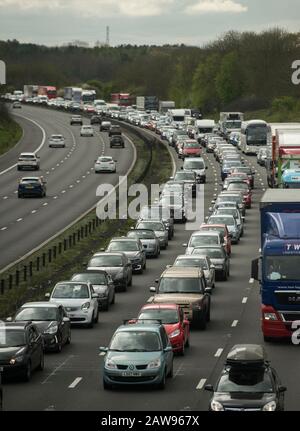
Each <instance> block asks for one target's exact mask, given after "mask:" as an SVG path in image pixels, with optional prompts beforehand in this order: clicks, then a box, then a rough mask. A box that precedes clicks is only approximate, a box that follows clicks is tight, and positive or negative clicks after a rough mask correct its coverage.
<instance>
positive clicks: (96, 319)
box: [94, 308, 99, 323]
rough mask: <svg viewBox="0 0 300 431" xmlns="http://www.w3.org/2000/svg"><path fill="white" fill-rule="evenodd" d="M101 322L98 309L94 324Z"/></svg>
mask: <svg viewBox="0 0 300 431" xmlns="http://www.w3.org/2000/svg"><path fill="white" fill-rule="evenodd" d="M98 322H99V313H98V308H97V311H96V316H95V317H94V323H98Z"/></svg>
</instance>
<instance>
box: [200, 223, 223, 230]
mask: <svg viewBox="0 0 300 431" xmlns="http://www.w3.org/2000/svg"><path fill="white" fill-rule="evenodd" d="M211 227H221V228H223V229H227V228H226V224H221V223H212V224H207V223H204V224H202V225H201V226H200V228H201V229H202V228H211Z"/></svg>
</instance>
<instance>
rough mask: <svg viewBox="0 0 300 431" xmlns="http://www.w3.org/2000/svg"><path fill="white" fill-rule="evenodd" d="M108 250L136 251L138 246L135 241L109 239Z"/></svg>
mask: <svg viewBox="0 0 300 431" xmlns="http://www.w3.org/2000/svg"><path fill="white" fill-rule="evenodd" d="M107 249H108V250H109V251H138V250H139V246H138V244H137V243H136V242H135V241H111V243H110V244H109V246H108V248H107Z"/></svg>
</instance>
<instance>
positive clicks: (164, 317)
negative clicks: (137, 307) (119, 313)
mask: <svg viewBox="0 0 300 431" xmlns="http://www.w3.org/2000/svg"><path fill="white" fill-rule="evenodd" d="M138 318H139V319H145V320H148V319H153V320H161V323H163V324H165V325H166V324H169V325H171V324H173V325H174V324H175V323H178V321H179V316H178V312H177V310H175V309H173V310H171V309H167V308H165V309H164V308H159V309H157V308H153V309H149V308H148V309H147V310H143V311H142V312H141V313H140V314H139V316H138Z"/></svg>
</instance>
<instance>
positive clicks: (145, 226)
mask: <svg viewBox="0 0 300 431" xmlns="http://www.w3.org/2000/svg"><path fill="white" fill-rule="evenodd" d="M137 228H138V229H151V230H153V231H161V232H163V231H165V227H164V225H163V224H162V223H155V222H153V223H152V222H147V221H143V222H141V223H139V224H138V225H137Z"/></svg>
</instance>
